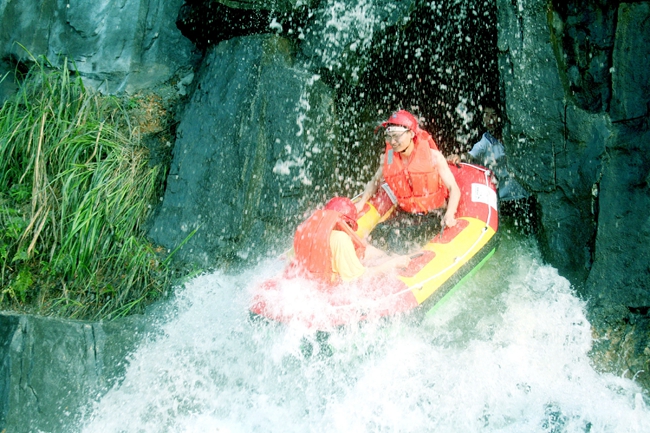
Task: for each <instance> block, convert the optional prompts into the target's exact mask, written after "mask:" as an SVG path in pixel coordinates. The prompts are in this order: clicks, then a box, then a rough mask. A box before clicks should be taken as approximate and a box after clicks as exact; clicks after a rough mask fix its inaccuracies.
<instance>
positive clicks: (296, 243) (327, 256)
mask: <svg viewBox="0 0 650 433" xmlns="http://www.w3.org/2000/svg"><path fill="white" fill-rule="evenodd" d="M332 230H341V231H343V232H345V233H347V234H348V235H350V237H351V238H352V242H353V244H354V248H355V251H356V253H357V257H359V259H361V258H363V255H364V253H365V250H366V247H365V244H364V243H363V241H362V240H361V238H360V237H359V236H358V235H357V234H356V233H355V232H354V231H353V230H352V229H351V228H350V226H349V225H347V224H346V223H345V222H344V221H343V218H342V217H341V214H340V213H339V212H336V211H332V210H317V211H316V212H314V214H313V215H312V216H310V217H309V218H307V220H306V221H305V222H303V223H302V224H300V225H299V226H298V228H297V229H296V234H295V236H294V238H293V249H294V253H295V258H294V260H293V262H292V264H291V266H290V267H291V268H292V272H291V274H298V275H302V276H305V277H307V278H313V279H316V280H318V281H321V282H323V283H327V284H336V283H338V282H339V276H338V274H335V273H334V270H333V269H332V249H331V247H330V235H331V234H332Z"/></svg>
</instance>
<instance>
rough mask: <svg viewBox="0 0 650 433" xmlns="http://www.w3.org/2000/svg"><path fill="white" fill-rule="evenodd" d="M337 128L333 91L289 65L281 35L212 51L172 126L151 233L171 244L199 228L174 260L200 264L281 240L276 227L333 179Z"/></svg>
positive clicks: (290, 222) (290, 221)
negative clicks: (169, 156) (169, 152)
mask: <svg viewBox="0 0 650 433" xmlns="http://www.w3.org/2000/svg"><path fill="white" fill-rule="evenodd" d="M335 127H336V122H335V111H334V105H333V97H332V93H331V89H330V88H328V87H327V86H326V85H325V84H323V83H322V82H321V81H319V80H318V79H316V78H315V77H314V76H313V74H310V73H308V72H307V71H304V70H300V69H295V68H293V67H292V58H291V46H290V43H289V42H288V41H287V40H286V39H283V38H280V37H278V36H275V35H256V36H249V37H241V38H233V39H229V40H228V41H224V42H222V43H221V44H219V45H217V46H215V47H212V48H211V49H210V50H209V51H208V52H207V54H206V57H205V60H204V64H203V67H202V69H201V70H200V71H199V73H198V77H197V85H196V89H195V90H194V92H193V94H192V97H191V100H190V101H189V103H188V105H187V108H186V109H185V112H184V113H183V114H182V118H181V121H180V123H179V125H178V129H177V142H176V145H175V148H174V156H173V161H172V165H171V168H170V172H169V175H168V178H167V188H166V192H165V197H164V200H163V203H162V206H161V208H160V210H159V212H158V215H157V216H156V218H155V222H154V226H153V228H152V229H151V230H150V232H149V233H150V236H151V237H152V238H153V239H154V241H156V242H157V243H159V244H162V245H165V246H168V247H169V248H170V249H171V248H173V247H174V246H175V245H180V244H181V243H183V241H184V240H185V238H187V237H188V236H189V235H190V234H192V233H193V232H194V231H196V232H195V233H194V234H193V235H192V236H191V237H190V238H189V241H188V242H187V244H186V245H185V246H184V247H183V248H182V249H181V250H180V251H179V252H178V258H180V259H182V260H186V261H193V262H199V263H201V265H203V266H210V265H213V264H214V261H215V259H217V258H219V257H231V258H232V257H234V256H235V255H238V256H239V257H240V258H243V259H246V258H247V257H248V255H249V252H254V251H260V250H264V248H263V245H264V243H265V241H266V240H268V239H269V238H270V239H274V238H275V239H276V240H278V238H279V240H283V239H284V237H280V236H278V234H277V231H286V228H287V227H292V226H293V227H295V226H296V225H297V224H298V222H299V220H300V219H301V218H302V213H303V211H305V208H307V207H309V208H311V209H313V208H315V207H316V206H317V205H319V204H322V202H323V200H324V198H325V196H326V195H327V194H328V193H327V192H326V191H327V190H328V185H332V184H334V182H332V179H333V178H332V176H333V175H334V169H335V162H336V159H335V158H334V157H333V151H334V147H333V146H331V145H330V143H331V142H332V141H333V137H334V131H335ZM274 229H276V232H274V233H275V234H274V233H272V232H273V230H274ZM288 239H290V238H287V240H288ZM288 243H289V242H288V241H287V242H283V245H282V247H285V246H286V245H287V244H288Z"/></svg>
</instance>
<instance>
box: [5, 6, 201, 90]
mask: <svg viewBox="0 0 650 433" xmlns="http://www.w3.org/2000/svg"><path fill="white" fill-rule="evenodd" d="M182 3H183V0H172V1H166V0H119V1H107V0H101V1H93V2H63V1H58V0H45V1H41V0H20V1H18V0H8V1H4V2H2V3H1V4H0V58H6V57H10V56H12V57H14V58H15V59H17V60H20V61H29V60H30V57H31V56H34V57H38V56H40V55H45V56H47V58H48V59H49V60H50V61H51V62H52V63H53V64H54V65H60V64H62V62H63V61H64V58H67V59H68V61H69V62H71V63H72V64H73V65H72V69H76V70H78V71H79V72H80V73H81V74H82V76H83V77H84V78H85V79H86V82H87V83H88V84H89V85H92V86H93V87H97V88H101V89H102V90H104V91H107V92H111V93H113V92H136V91H138V90H140V89H144V88H149V87H154V86H156V85H158V84H160V83H163V82H166V81H168V80H170V79H171V78H172V77H174V75H175V74H177V73H178V71H179V70H183V69H184V68H186V67H187V66H188V65H190V64H192V63H193V62H194V61H195V60H196V53H195V52H194V50H195V48H194V46H193V45H192V43H191V42H190V41H189V40H188V39H186V38H185V37H184V36H183V35H182V34H181V32H180V31H179V30H178V29H177V28H176V26H175V24H174V23H175V20H176V17H177V15H178V9H179V8H180V6H181V4H182ZM21 45H22V47H21ZM23 47H24V48H23Z"/></svg>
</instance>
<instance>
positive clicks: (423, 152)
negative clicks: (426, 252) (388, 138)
mask: <svg viewBox="0 0 650 433" xmlns="http://www.w3.org/2000/svg"><path fill="white" fill-rule="evenodd" d="M413 143H414V144H415V147H414V148H413V152H412V153H411V156H410V161H409V164H408V167H405V166H404V163H403V162H402V156H401V155H400V154H399V153H395V152H393V148H392V147H391V146H389V145H388V144H387V145H386V154H385V157H384V169H383V174H384V179H385V180H386V183H388V186H389V187H390V189H391V190H392V191H393V193H394V194H395V196H396V197H397V201H398V203H399V206H400V208H402V209H403V210H405V211H406V212H410V213H428V212H430V211H432V210H434V209H438V208H440V207H443V206H444V205H445V201H446V200H447V197H448V196H449V191H448V190H447V187H446V186H445V184H444V183H443V182H442V179H441V178H440V174H439V173H438V169H436V168H435V167H434V166H433V156H432V155H431V149H434V150H438V146H436V143H435V141H433V138H432V137H431V135H429V133H428V132H426V131H424V130H422V129H418V131H417V133H416V135H415V137H413Z"/></svg>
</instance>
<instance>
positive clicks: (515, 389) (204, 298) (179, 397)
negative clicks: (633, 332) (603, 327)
mask: <svg viewBox="0 0 650 433" xmlns="http://www.w3.org/2000/svg"><path fill="white" fill-rule="evenodd" d="M281 267H282V263H281V262H280V261H279V260H273V261H268V262H265V263H261V264H259V265H258V266H256V267H254V268H251V269H247V270H245V271H244V272H237V273H231V274H227V273H223V272H215V273H212V274H208V275H201V276H199V277H197V278H195V279H193V280H192V281H190V282H189V283H187V284H186V285H185V286H184V288H182V289H179V290H178V292H177V295H176V296H175V297H174V298H173V299H172V300H169V301H167V302H165V303H164V304H161V305H158V306H156V307H155V308H153V309H151V311H150V312H149V313H148V317H149V319H150V320H151V321H152V323H153V324H154V327H155V329H157V331H156V332H154V333H152V335H151V336H150V337H149V338H147V339H146V340H144V341H142V343H141V345H140V347H139V348H138V349H137V350H136V351H135V353H133V354H132V356H131V358H130V360H129V362H130V364H129V366H128V368H127V371H126V374H125V376H124V378H123V379H122V380H121V381H120V382H119V383H118V384H117V385H116V386H115V387H114V388H113V389H111V390H110V391H109V392H108V393H106V394H105V395H103V396H101V397H98V398H97V399H96V400H95V401H94V402H93V403H91V404H89V406H88V411H87V413H86V414H85V416H84V419H83V420H82V421H81V423H80V425H79V426H75V430H78V431H82V432H86V433H92V432H97V433H99V432H102V433H106V432H163V431H174V432H188V433H189V432H202V433H205V432H224V433H225V432H229V433H240V432H279V433H280V432H281V433H287V432H300V433H303V432H518V433H519V432H647V431H650V410H649V409H648V407H647V398H646V397H645V396H644V394H643V391H642V389H641V388H640V387H639V386H638V385H637V384H636V383H635V382H634V381H633V380H630V379H623V378H620V377H617V376H614V375H611V374H604V373H598V372H597V371H596V370H595V369H594V367H593V366H592V365H591V363H590V358H589V356H588V352H589V351H590V349H591V346H592V336H591V331H590V325H589V323H588V321H587V319H586V316H585V303H584V302H583V301H582V300H581V299H579V298H578V297H577V296H576V294H575V293H574V291H573V290H572V287H571V286H570V284H569V283H568V281H567V280H566V279H564V278H563V277H560V276H559V275H558V273H557V271H556V270H555V269H554V268H552V267H549V266H546V265H544V264H543V263H542V261H541V259H540V256H539V252H538V250H537V247H536V244H535V243H534V242H533V241H531V240H529V239H526V238H523V237H521V236H519V235H518V234H516V233H514V232H509V230H507V229H504V230H502V237H501V244H500V246H499V248H498V249H497V252H496V253H495V254H494V256H493V257H492V258H491V259H490V260H489V261H488V262H487V263H486V264H485V266H484V267H483V268H482V269H481V270H480V271H479V272H478V273H477V274H476V275H475V276H474V277H473V278H471V279H470V281H469V282H467V283H466V284H465V286H463V287H462V288H461V289H460V290H458V291H456V292H455V293H454V294H453V296H452V297H451V298H450V299H449V300H448V301H447V302H446V303H445V304H444V305H443V306H442V307H441V308H439V309H437V311H435V313H434V314H432V315H430V316H427V317H425V318H424V319H423V320H422V321H418V322H416V321H414V320H411V318H409V317H401V318H395V319H393V320H390V321H388V322H382V323H366V324H364V325H363V326H358V327H357V326H355V327H350V328H346V329H341V330H339V331H337V332H334V333H332V334H331V335H330V336H329V339H328V340H327V341H326V342H325V343H323V342H320V343H319V341H321V340H322V338H321V337H322V336H321V335H316V334H314V333H313V332H311V331H309V330H307V329H304V328H301V327H300V326H298V325H296V326H277V325H271V324H268V323H262V322H257V321H251V320H250V318H249V314H248V311H247V305H248V302H249V300H250V296H251V292H252V289H253V288H254V287H255V285H256V284H258V283H259V282H260V281H262V280H263V279H265V278H268V277H270V276H272V275H274V274H275V273H276V272H278V271H279V270H280V269H281Z"/></svg>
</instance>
